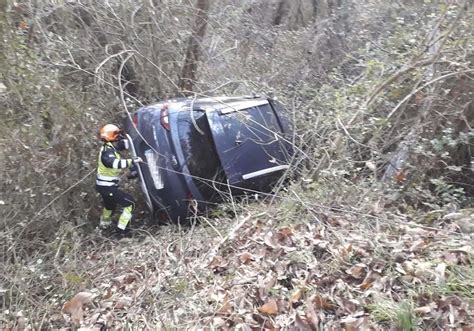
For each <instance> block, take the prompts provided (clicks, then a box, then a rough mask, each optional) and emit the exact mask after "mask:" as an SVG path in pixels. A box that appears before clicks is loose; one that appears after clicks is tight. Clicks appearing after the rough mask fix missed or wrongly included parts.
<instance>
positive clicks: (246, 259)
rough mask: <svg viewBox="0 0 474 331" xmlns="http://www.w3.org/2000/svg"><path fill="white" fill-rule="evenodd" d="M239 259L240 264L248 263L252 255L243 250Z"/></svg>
mask: <svg viewBox="0 0 474 331" xmlns="http://www.w3.org/2000/svg"><path fill="white" fill-rule="evenodd" d="M239 260H240V262H241V263H242V264H247V263H249V262H250V261H252V260H253V256H252V254H250V253H249V252H244V253H242V254H240V256H239Z"/></svg>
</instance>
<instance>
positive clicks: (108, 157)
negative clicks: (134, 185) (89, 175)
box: [95, 142, 133, 186]
mask: <svg viewBox="0 0 474 331" xmlns="http://www.w3.org/2000/svg"><path fill="white" fill-rule="evenodd" d="M132 163H133V162H132V159H122V158H121V157H120V154H119V152H118V151H117V149H116V148H115V146H114V145H113V144H112V143H111V142H106V143H104V144H103V145H102V147H101V149H100V152H99V157H98V160H97V177H96V181H95V182H96V184H97V185H99V186H117V185H118V182H119V175H120V171H121V169H124V168H129V167H131V166H132Z"/></svg>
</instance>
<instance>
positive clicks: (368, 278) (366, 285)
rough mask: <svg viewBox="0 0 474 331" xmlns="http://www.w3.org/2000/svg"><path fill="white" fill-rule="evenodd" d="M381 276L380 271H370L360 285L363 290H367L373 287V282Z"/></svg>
mask: <svg viewBox="0 0 474 331" xmlns="http://www.w3.org/2000/svg"><path fill="white" fill-rule="evenodd" d="M379 278H380V276H379V274H378V273H376V272H372V271H369V272H368V273H367V275H366V276H365V278H364V280H363V281H362V283H361V284H360V285H359V287H360V288H361V289H363V290H366V289H368V288H369V287H371V286H372V284H373V283H374V282H375V281H376V280H377V279H379Z"/></svg>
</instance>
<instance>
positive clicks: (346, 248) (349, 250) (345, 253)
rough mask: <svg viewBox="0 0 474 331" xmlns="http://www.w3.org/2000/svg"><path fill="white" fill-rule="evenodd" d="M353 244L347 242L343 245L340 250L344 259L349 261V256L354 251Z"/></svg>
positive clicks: (340, 254)
mask: <svg viewBox="0 0 474 331" xmlns="http://www.w3.org/2000/svg"><path fill="white" fill-rule="evenodd" d="M352 250H353V249H352V244H347V245H344V246H343V247H342V249H341V250H340V252H339V256H340V258H341V259H342V260H343V261H349V258H350V256H351V253H352Z"/></svg>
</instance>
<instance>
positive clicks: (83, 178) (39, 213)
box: [35, 169, 95, 216]
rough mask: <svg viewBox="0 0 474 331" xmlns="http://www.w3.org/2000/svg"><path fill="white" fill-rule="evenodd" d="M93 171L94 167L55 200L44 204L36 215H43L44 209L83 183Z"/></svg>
mask: <svg viewBox="0 0 474 331" xmlns="http://www.w3.org/2000/svg"><path fill="white" fill-rule="evenodd" d="M93 172H95V169H92V170H91V171H89V172H88V173H87V174H86V175H85V176H84V177H82V178H81V179H80V180H78V181H77V182H76V183H74V184H73V185H71V186H69V187H68V188H67V189H65V190H64V191H62V192H61V193H60V194H59V195H57V196H56V197H55V198H54V199H53V200H51V201H50V202H49V203H48V204H47V205H46V206H44V207H43V208H42V209H41V210H40V211H38V212H37V213H36V215H35V216H39V215H41V213H42V212H43V211H45V210H46V209H47V208H48V207H49V206H51V205H52V204H53V203H54V202H55V201H56V200H58V199H59V198H60V197H62V196H63V195H64V194H66V193H67V192H69V191H70V190H71V189H73V188H74V187H76V186H77V185H79V184H80V183H82V182H83V181H84V180H85V179H86V178H87V177H89V176H90V175H91V174H92V173H93Z"/></svg>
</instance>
